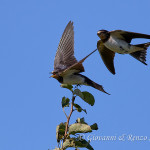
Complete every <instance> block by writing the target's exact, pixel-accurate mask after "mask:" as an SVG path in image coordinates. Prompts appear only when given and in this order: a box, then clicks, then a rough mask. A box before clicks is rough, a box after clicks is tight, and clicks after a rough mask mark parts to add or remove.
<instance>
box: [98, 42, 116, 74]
mask: <svg viewBox="0 0 150 150" xmlns="http://www.w3.org/2000/svg"><path fill="white" fill-rule="evenodd" d="M97 49H98V51H99V53H100V55H101V57H102V60H103V62H104V64H105V66H106V67H107V69H108V70H109V71H110V72H111V73H112V74H115V68H114V57H115V53H114V52H113V51H111V50H109V49H108V48H107V47H105V45H104V44H103V42H102V41H101V40H99V41H98V42H97Z"/></svg>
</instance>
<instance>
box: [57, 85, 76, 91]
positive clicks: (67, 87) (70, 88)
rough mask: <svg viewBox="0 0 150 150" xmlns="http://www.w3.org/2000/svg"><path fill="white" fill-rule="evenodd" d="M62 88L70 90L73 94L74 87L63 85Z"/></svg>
mask: <svg viewBox="0 0 150 150" xmlns="http://www.w3.org/2000/svg"><path fill="white" fill-rule="evenodd" d="M60 86H61V87H62V88H66V89H69V90H70V91H71V92H73V90H72V88H73V86H72V85H70V84H61V85H60Z"/></svg>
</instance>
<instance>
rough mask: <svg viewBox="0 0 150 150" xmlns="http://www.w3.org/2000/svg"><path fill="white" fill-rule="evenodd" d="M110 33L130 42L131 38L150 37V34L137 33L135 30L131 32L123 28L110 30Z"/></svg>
mask: <svg viewBox="0 0 150 150" xmlns="http://www.w3.org/2000/svg"><path fill="white" fill-rule="evenodd" d="M110 34H111V35H112V36H115V37H117V38H120V39H122V40H125V41H126V42H128V43H130V42H131V40H132V39H134V38H145V39H150V35H148V34H141V33H135V32H129V31H123V30H113V31H110Z"/></svg>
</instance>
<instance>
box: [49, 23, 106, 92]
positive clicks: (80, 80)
mask: <svg viewBox="0 0 150 150" xmlns="http://www.w3.org/2000/svg"><path fill="white" fill-rule="evenodd" d="M73 29H74V27H73V22H71V21H70V22H69V23H68V25H67V26H66V28H65V30H64V32H63V35H62V37H61V40H60V42H59V45H58V49H57V52H56V56H55V60H54V71H52V74H53V75H52V76H51V77H53V78H55V79H57V80H58V81H59V82H60V83H62V84H70V85H87V86H92V87H93V88H95V89H98V90H100V91H102V92H104V93H106V94H108V93H107V92H105V90H104V89H103V87H102V86H101V85H99V84H97V83H95V82H93V81H92V80H90V79H89V78H87V77H86V76H84V75H82V74H80V72H84V67H83V65H82V63H83V62H84V60H85V59H86V58H87V57H89V56H90V55H91V54H92V53H94V52H95V51H96V50H97V49H96V50H94V51H93V52H91V53H90V54H89V55H87V56H86V57H84V58H83V59H82V60H80V61H79V62H78V61H77V60H76V58H75V57H74V30H73Z"/></svg>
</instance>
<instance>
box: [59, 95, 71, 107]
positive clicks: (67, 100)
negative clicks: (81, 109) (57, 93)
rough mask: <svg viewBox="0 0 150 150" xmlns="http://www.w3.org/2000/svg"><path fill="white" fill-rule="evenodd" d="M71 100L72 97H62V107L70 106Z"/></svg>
mask: <svg viewBox="0 0 150 150" xmlns="http://www.w3.org/2000/svg"><path fill="white" fill-rule="evenodd" d="M69 102H70V99H69V98H66V97H63V98H62V101H61V104H62V108H64V107H69Z"/></svg>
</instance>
